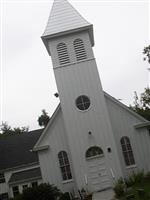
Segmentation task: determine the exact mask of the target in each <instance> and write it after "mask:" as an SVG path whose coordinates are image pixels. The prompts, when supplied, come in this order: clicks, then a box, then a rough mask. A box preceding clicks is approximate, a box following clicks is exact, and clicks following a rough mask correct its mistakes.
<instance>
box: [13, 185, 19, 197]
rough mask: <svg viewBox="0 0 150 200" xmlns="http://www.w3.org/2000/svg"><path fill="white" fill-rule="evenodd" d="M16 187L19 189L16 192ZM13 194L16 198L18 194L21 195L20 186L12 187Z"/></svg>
mask: <svg viewBox="0 0 150 200" xmlns="http://www.w3.org/2000/svg"><path fill="white" fill-rule="evenodd" d="M15 187H16V188H17V189H16V190H15V191H14V188H15ZM17 190H18V193H17V194H15V193H16V191H17ZM12 192H13V196H14V197H16V196H17V195H18V194H20V191H19V186H18V185H15V186H13V187H12Z"/></svg>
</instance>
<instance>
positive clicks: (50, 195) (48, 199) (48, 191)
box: [14, 183, 62, 200]
mask: <svg viewBox="0 0 150 200" xmlns="http://www.w3.org/2000/svg"><path fill="white" fill-rule="evenodd" d="M61 195H62V193H61V192H60V190H59V189H58V188H57V187H56V186H53V185H50V184H47V183H42V184H40V185H39V186H37V187H32V188H27V189H25V190H24V191H23V193H22V194H19V195H18V196H16V197H15V198H14V200H56V199H58V197H60V196H61Z"/></svg>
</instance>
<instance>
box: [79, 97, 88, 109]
mask: <svg viewBox="0 0 150 200" xmlns="http://www.w3.org/2000/svg"><path fill="white" fill-rule="evenodd" d="M76 106H77V108H78V109H79V110H87V109H88V108H89V107H90V99H89V98H88V97H87V96H85V95H81V96H79V97H78V98H77V99H76Z"/></svg>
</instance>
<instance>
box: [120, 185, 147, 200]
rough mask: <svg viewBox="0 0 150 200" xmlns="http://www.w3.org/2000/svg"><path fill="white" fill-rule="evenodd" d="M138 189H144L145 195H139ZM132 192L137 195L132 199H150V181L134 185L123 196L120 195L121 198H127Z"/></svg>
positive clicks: (122, 199)
mask: <svg viewBox="0 0 150 200" xmlns="http://www.w3.org/2000/svg"><path fill="white" fill-rule="evenodd" d="M138 189H143V190H144V195H142V196H139V194H138V191H137V190H138ZM130 194H134V196H135V197H134V198H133V199H132V200H150V183H143V184H142V185H135V186H132V187H131V189H130V191H127V193H126V194H125V195H124V196H123V197H120V198H119V200H127V196H128V195H130Z"/></svg>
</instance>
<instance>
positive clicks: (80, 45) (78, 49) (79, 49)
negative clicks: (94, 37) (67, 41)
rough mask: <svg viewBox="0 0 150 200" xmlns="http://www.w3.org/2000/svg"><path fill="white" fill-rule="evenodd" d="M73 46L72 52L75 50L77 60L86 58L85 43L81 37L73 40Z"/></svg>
mask: <svg viewBox="0 0 150 200" xmlns="http://www.w3.org/2000/svg"><path fill="white" fill-rule="evenodd" d="M73 47H74V52H75V56H76V61H77V62H79V61H82V60H86V59H87V52H86V49H85V44H84V41H83V39H81V38H76V39H75V40H74V41H73Z"/></svg>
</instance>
